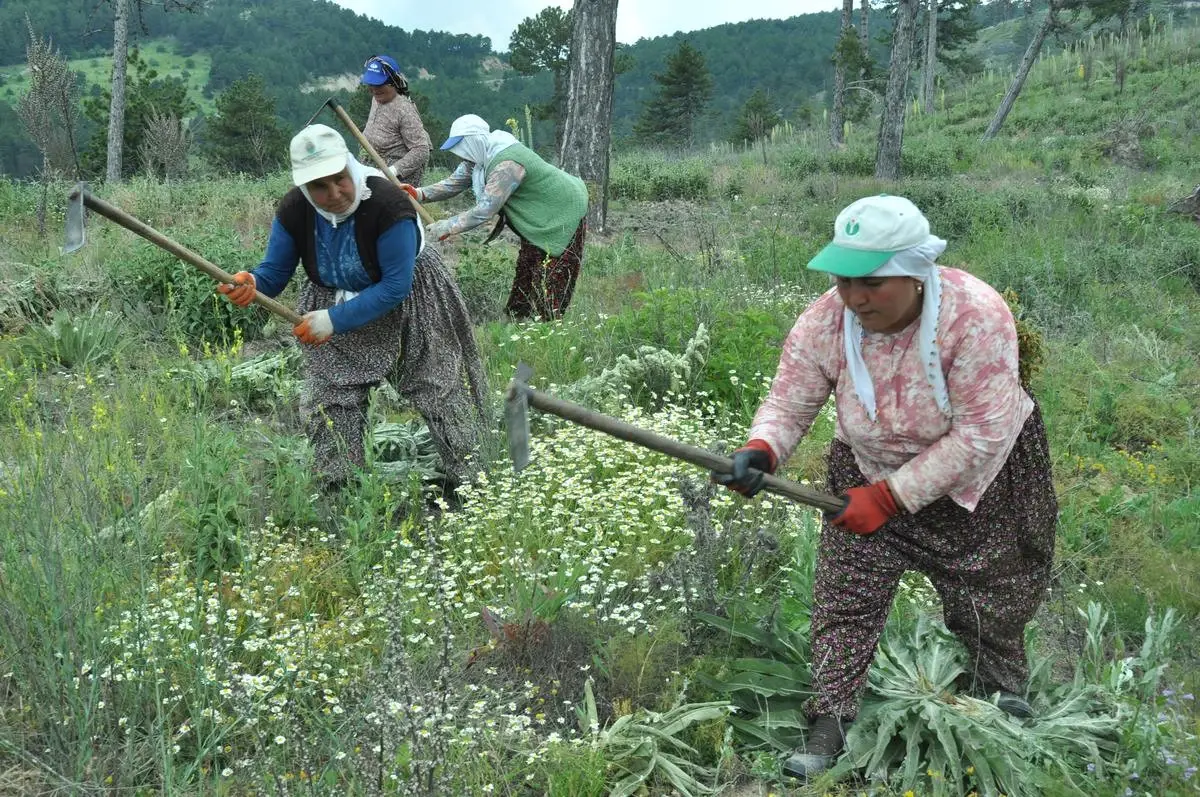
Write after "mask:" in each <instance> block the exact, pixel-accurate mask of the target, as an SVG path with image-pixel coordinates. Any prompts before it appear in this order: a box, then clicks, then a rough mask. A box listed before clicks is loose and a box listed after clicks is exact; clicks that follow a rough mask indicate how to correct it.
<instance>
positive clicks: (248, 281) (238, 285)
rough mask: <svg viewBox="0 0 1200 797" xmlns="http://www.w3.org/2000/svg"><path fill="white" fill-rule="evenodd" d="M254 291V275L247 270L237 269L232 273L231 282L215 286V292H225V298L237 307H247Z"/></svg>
mask: <svg viewBox="0 0 1200 797" xmlns="http://www.w3.org/2000/svg"><path fill="white" fill-rule="evenodd" d="M256 291H257V288H256V287H255V283H254V275H253V274H251V273H250V272H249V271H239V272H238V273H236V274H234V275H233V282H231V283H228V284H226V283H221V284H220V285H218V286H217V292H218V293H223V294H225V298H227V299H229V301H231V302H233V303H234V304H236V305H237V306H238V307H249V306H250V304H251V303H252V302H253V301H254V294H255V293H256Z"/></svg>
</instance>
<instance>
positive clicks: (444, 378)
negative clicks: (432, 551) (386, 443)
mask: <svg viewBox="0 0 1200 797" xmlns="http://www.w3.org/2000/svg"><path fill="white" fill-rule="evenodd" d="M291 160H292V182H293V183H294V184H295V185H296V188H293V189H292V190H291V191H289V192H288V193H287V194H286V195H285V196H284V197H283V200H282V201H281V202H280V203H279V208H278V210H277V212H276V215H275V220H274V222H273V223H272V225H271V235H270V239H269V240H268V242H267V252H266V255H265V256H264V257H263V261H262V262H261V263H260V264H259V265H258V267H257V268H255V269H254V270H253V271H241V272H238V273H237V274H235V275H234V278H233V279H234V283H233V284H232V285H222V286H220V287H219V288H218V290H219V291H220V292H221V293H223V294H225V296H227V297H228V298H229V300H230V301H232V302H233V303H234V304H236V305H238V306H240V307H245V306H247V305H249V304H250V303H251V302H252V301H253V300H254V293H255V291H256V290H257V291H261V292H262V293H264V294H266V295H267V296H278V295H279V293H280V292H281V291H282V290H283V289H284V287H286V286H287V284H288V282H289V281H290V280H291V278H292V276H293V274H294V273H295V271H296V266H297V265H298V264H303V266H304V271H305V273H306V274H307V276H308V280H307V281H306V282H305V284H304V286H303V287H302V288H301V290H300V299H299V307H298V310H299V312H300V313H302V314H303V320H302V321H301V323H299V324H297V325H296V327H295V328H294V329H293V332H294V334H295V335H296V337H297V338H298V339H299V340H300V343H301V350H302V351H303V353H304V389H303V391H302V394H301V399H300V411H301V415H302V416H303V418H304V422H305V430H306V432H307V434H308V436H309V439H310V440H311V441H312V443H313V447H314V449H315V452H316V465H317V469H318V471H319V472H320V473H321V475H322V478H323V480H324V482H325V484H326V486H329V487H332V486H338V485H340V484H342V483H344V482H345V481H346V479H347V478H348V477H349V476H350V475H351V470H352V467H353V466H358V467H362V465H363V461H364V450H363V432H364V427H365V424H366V410H367V395H368V392H369V390H370V389H371V387H373V386H374V385H377V384H379V383H380V382H382V381H383V380H384V379H389V381H391V383H392V384H393V385H394V386H395V387H396V389H397V390H398V391H399V392H400V394H401V395H403V396H404V397H405V398H407V399H408V400H409V401H410V402H411V403H412V404H413V406H414V407H415V408H416V410H417V411H418V412H420V413H421V415H422V416H423V417H424V419H425V422H426V423H427V424H428V426H429V431H430V433H431V434H432V437H433V440H434V442H435V443H436V445H437V448H438V452H439V453H440V454H441V457H442V460H443V463H444V466H445V467H444V470H445V472H446V475H447V477H448V480H449V481H450V482H451V484H452V485H457V484H461V483H463V482H464V481H467V480H469V479H470V478H471V476H472V475H473V474H474V473H475V472H477V471H478V468H479V464H478V463H472V462H471V461H470V460H471V459H472V458H473V457H474V456H475V454H476V453H477V451H478V447H479V441H480V434H481V430H482V423H483V420H484V401H485V398H484V397H485V395H486V386H485V383H484V376H483V364H482V362H481V361H480V359H479V350H478V349H477V347H476V345H475V338H474V336H473V334H472V330H471V321H470V317H469V316H468V314H467V309H466V305H465V304H464V303H463V298H462V294H460V293H459V291H458V287H457V286H456V285H455V283H454V280H453V278H452V277H451V276H450V274H449V272H448V271H447V270H446V268H445V266H444V265H443V264H442V258H441V254H440V253H439V252H438V250H437V248H436V247H435V246H432V245H430V246H426V245H425V242H424V236H423V233H422V230H421V225H420V223H419V220H418V219H417V217H416V211H415V208H414V207H413V204H412V202H411V201H410V200H409V198H408V196H407V195H406V194H405V193H404V192H403V191H401V190H400V189H398V188H396V187H395V186H393V185H392V184H391V183H390V182H388V181H387V179H386V178H384V176H383V175H382V174H381V173H380V172H379V171H378V170H377V169H372V168H369V167H367V166H364V165H363V164H361V163H359V162H358V160H356V159H355V158H354V156H353V155H351V154H350V152H349V150H347V149H346V142H345V141H344V140H343V139H342V137H341V135H340V134H338V133H337V131H335V130H333V129H332V128H329V127H327V126H325V125H310V126H309V127H306V128H304V130H302V131H300V132H299V133H298V134H297V135H296V136H295V138H293V139H292V144H291ZM330 340H332V341H333V344H332V345H324V344H326V343H327V342H329V341H330Z"/></svg>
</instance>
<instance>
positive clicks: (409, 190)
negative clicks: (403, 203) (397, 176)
mask: <svg viewBox="0 0 1200 797" xmlns="http://www.w3.org/2000/svg"><path fill="white" fill-rule="evenodd" d="M400 187H401V188H403V189H404V193H406V194H408V195H409V196H410V197H412V198H413V199H415V200H417V201H418V202H420V201H421V189H420V188H416V187H414V186H411V185H409V184H408V183H400Z"/></svg>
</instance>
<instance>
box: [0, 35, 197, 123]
mask: <svg viewBox="0 0 1200 797" xmlns="http://www.w3.org/2000/svg"><path fill="white" fill-rule="evenodd" d="M141 54H142V57H143V58H144V59H145V60H146V64H147V65H148V66H150V67H151V68H153V69H155V70H157V71H158V74H159V76H160V77H175V78H179V79H180V80H182V81H183V82H184V84H185V85H186V86H187V92H188V99H190V100H191V101H192V102H194V103H196V105H197V106H198V107H199V109H200V110H201V111H202V112H203V113H204V114H205V115H211V114H212V113H213V111H214V110H215V108H216V106H215V104H214V103H213V100H212V98H211V97H209V96H207V95H206V94H205V93H204V87H205V86H206V85H208V73H209V70H210V69H211V68H212V57H211V56H209V55H206V54H204V53H195V54H193V55H189V56H183V55H180V54H179V53H178V52H176V45H175V42H174V40H173V39H169V38H166V39H149V40H147V41H145V42H144V43H142V45H141ZM68 63H69V64H70V67H71V71H72V72H77V73H80V74H82V76H83V77H82V80H81V81H80V85H79V92H80V95H81V96H87V95H88V94H90V93H91V92H92V91H95V90H97V89H104V88H107V87H108V84H109V83H110V82H111V81H112V59H111V58H109V57H107V56H95V57H92V58H80V59H75V60H71V61H69V62H68ZM28 90H29V74H28V69H27V67H26V65H25V64H23V63H22V64H13V65H10V66H0V102H7V103H8V104H9V105H11V106H13V107H14V108H15V107H16V105H17V101H18V100H19V99H20V97H21V96H22V95H23V94H25V92H27V91H28Z"/></svg>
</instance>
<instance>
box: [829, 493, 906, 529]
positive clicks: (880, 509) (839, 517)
mask: <svg viewBox="0 0 1200 797" xmlns="http://www.w3.org/2000/svg"><path fill="white" fill-rule="evenodd" d="M846 501H847V503H846V508H845V509H843V510H842V511H841V512H838V513H837V514H836V515H834V516H833V517H832V518H830V519H829V522H830V523H832V524H833V525H835V526H837V527H838V528H843V529H846V530H847V531H853V532H854V533H855V534H874V533H875V532H876V531H878V530H879V527H880V526H882V525H883V524H884V523H887V521H888V518H890V517H892V516H893V515H895V514H896V513H897V512H899V511H900V510H899V508H898V507H897V506H896V499H895V498H893V497H892V491H891V488H889V487H888V483H887V482H886V481H882V482H875V483H874V484H868V485H867V486H866V487H851V488H850V489H849V490H847V491H846Z"/></svg>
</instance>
